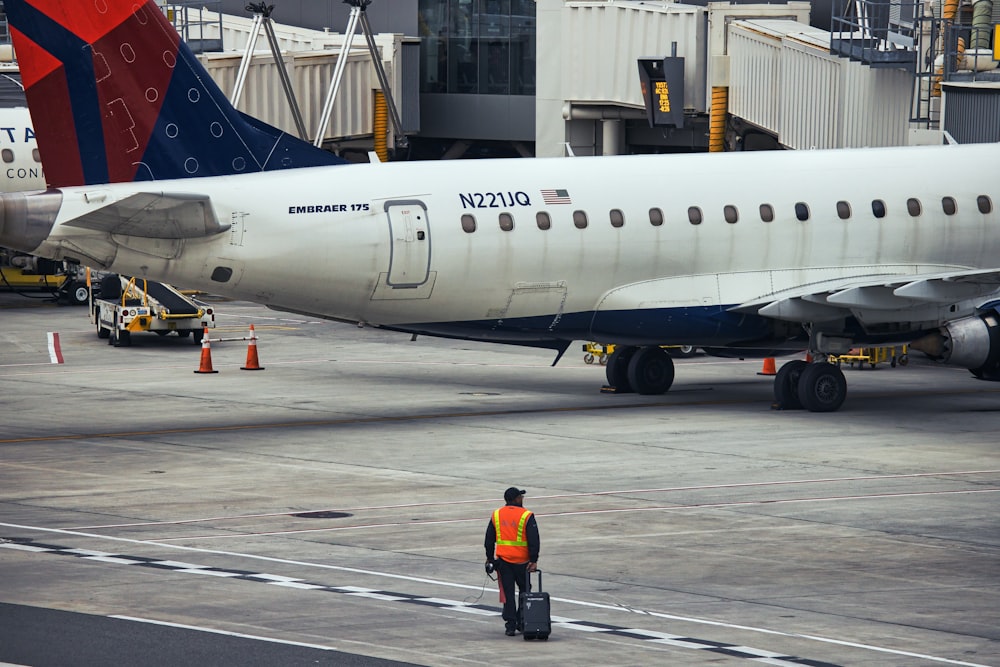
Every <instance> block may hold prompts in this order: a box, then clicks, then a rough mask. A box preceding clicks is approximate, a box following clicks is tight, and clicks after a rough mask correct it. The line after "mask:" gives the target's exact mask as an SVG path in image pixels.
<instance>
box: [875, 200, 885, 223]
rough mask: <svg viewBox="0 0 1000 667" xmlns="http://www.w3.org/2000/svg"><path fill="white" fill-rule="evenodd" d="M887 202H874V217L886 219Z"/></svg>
mask: <svg viewBox="0 0 1000 667" xmlns="http://www.w3.org/2000/svg"><path fill="white" fill-rule="evenodd" d="M885 213H886V210H885V202H884V201H882V200H881V199H873V200H872V215H874V216H875V217H876V218H879V219H882V218H884V217H885Z"/></svg>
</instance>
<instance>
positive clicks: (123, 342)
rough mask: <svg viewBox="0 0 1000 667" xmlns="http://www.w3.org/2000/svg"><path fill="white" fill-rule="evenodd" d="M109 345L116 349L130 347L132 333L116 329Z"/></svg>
mask: <svg viewBox="0 0 1000 667" xmlns="http://www.w3.org/2000/svg"><path fill="white" fill-rule="evenodd" d="M108 343H109V344H111V345H114V346H115V347H129V346H130V345H132V332H130V331H125V330H122V329H118V328H115V329H113V330H112V331H111V337H110V338H108Z"/></svg>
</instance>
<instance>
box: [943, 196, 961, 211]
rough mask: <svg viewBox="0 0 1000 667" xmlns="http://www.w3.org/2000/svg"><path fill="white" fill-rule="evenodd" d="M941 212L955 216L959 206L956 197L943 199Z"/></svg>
mask: <svg viewBox="0 0 1000 667" xmlns="http://www.w3.org/2000/svg"><path fill="white" fill-rule="evenodd" d="M941 210H943V211H944V214H945V215H955V213H957V212H958V204H957V203H955V198H954V197H942V199H941Z"/></svg>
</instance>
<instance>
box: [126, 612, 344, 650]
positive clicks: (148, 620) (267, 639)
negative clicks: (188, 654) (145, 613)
mask: <svg viewBox="0 0 1000 667" xmlns="http://www.w3.org/2000/svg"><path fill="white" fill-rule="evenodd" d="M108 618H117V619H118V620H120V621H134V622H135V623H148V624H149V625H163V626H166V627H168V628H180V629H182V630H196V631H198V632H210V633H212V634H214V635H225V636H227V637H239V638H240V639H254V640H257V641H260V642H270V643H272V644H284V645H286V646H299V647H302V648H315V649H319V650H321V651H336V650H338V649H335V648H333V647H332V646H323V645H322V644H307V643H305V642H293V641H289V640H287V639H275V638H274V637H261V636H260V635H248V634H244V633H242V632H229V631H228V630H216V629H214V628H206V627H203V626H200V625H186V624H184V623H170V622H168V621H154V620H153V619H151V618H138V617H136V616H120V615H117V614H115V615H112V616H108Z"/></svg>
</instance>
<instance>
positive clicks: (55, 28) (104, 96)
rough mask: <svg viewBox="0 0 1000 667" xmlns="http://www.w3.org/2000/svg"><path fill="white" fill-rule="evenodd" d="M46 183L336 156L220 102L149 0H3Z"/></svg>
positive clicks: (276, 165)
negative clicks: (137, 0)
mask: <svg viewBox="0 0 1000 667" xmlns="http://www.w3.org/2000/svg"><path fill="white" fill-rule="evenodd" d="M4 4H5V9H6V12H7V19H8V22H9V24H10V27H11V34H12V37H13V40H14V47H15V50H16V53H17V58H18V64H19V66H20V69H21V79H22V81H23V83H24V87H25V93H26V95H27V98H28V106H29V108H30V110H31V116H32V122H33V124H34V129H35V134H36V137H37V141H38V147H39V151H40V153H41V157H42V163H43V165H44V168H45V175H46V178H47V180H48V182H49V185H51V186H53V187H62V186H70V185H90V184H100V183H114V182H127V181H145V180H162V179H169V178H187V177H192V176H222V175H229V174H239V173H247V172H255V171H269V170H273V169H288V168H294V167H312V166H319V165H329V164H342V163H343V162H344V160H342V159H341V158H339V157H337V156H335V155H333V154H332V153H329V152H327V151H324V150H321V149H318V148H316V147H314V146H312V145H311V144H309V143H307V142H304V141H302V140H300V139H298V138H296V137H293V136H291V135H288V134H286V133H285V132H283V131H281V130H279V129H277V128H274V127H271V126H269V125H267V124H265V123H263V122H261V121H258V120H255V119H251V118H249V117H248V116H245V115H244V114H242V113H240V112H239V111H237V110H236V109H234V108H233V107H232V105H230V104H229V101H228V100H227V99H226V97H225V96H224V95H223V94H222V91H221V90H219V87H218V86H217V85H216V84H215V83H214V82H213V81H212V79H211V78H210V77H209V75H208V73H207V72H206V71H205V69H204V67H202V65H201V63H200V62H198V60H197V58H195V56H194V54H193V53H191V51H190V49H188V48H187V46H186V45H185V44H184V43H183V42H182V41H181V40H180V37H179V36H178V34H177V31H176V30H175V29H174V27H173V26H172V25H171V24H170V22H169V21H167V18H166V17H165V16H164V15H163V13H162V11H161V10H160V9H159V8H158V7H157V6H156V4H155V3H154V2H153V0H146V1H145V2H139V3H136V2H134V1H133V0H101V1H99V2H95V1H94V0H6V1H5V3H4Z"/></svg>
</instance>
